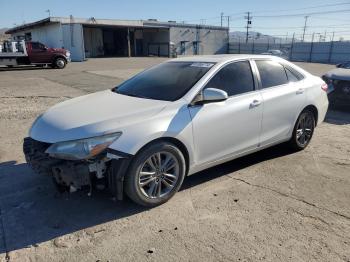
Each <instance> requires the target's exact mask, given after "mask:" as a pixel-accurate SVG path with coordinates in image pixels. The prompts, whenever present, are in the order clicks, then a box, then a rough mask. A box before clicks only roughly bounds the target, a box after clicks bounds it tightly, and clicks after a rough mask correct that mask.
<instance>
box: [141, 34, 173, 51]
mask: <svg viewBox="0 0 350 262" xmlns="http://www.w3.org/2000/svg"><path fill="white" fill-rule="evenodd" d="M142 32H143V33H142V36H143V51H144V55H152V54H153V55H157V54H159V55H160V56H169V42H170V36H169V29H167V28H166V29H163V28H159V29H158V28H157V29H153V28H152V29H151V28H150V29H143V30H142Z"/></svg>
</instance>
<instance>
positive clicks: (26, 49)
mask: <svg viewBox="0 0 350 262" xmlns="http://www.w3.org/2000/svg"><path fill="white" fill-rule="evenodd" d="M70 61H71V58H70V52H69V51H68V50H66V49H63V48H49V47H47V46H45V45H44V44H42V43H40V42H24V41H14V42H11V41H5V42H4V43H3V46H2V47H1V50H0V65H6V66H8V67H13V66H20V65H37V66H41V65H50V66H52V67H53V68H58V69H63V68H65V66H66V65H67V63H68V62H70Z"/></svg>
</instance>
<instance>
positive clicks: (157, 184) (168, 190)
mask: <svg viewBox="0 0 350 262" xmlns="http://www.w3.org/2000/svg"><path fill="white" fill-rule="evenodd" d="M159 159H160V163H161V165H158V164H157V163H159ZM171 166H174V167H173V168H169V169H167V168H168V167H171ZM185 174H186V163H185V158H184V156H183V154H182V153H181V151H180V150H179V149H178V148H177V147H176V146H175V145H173V144H171V143H168V142H157V143H153V144H150V145H148V146H147V147H145V148H144V149H142V151H140V152H139V153H138V154H137V155H136V156H135V157H134V159H133V161H132V163H131V165H130V167H129V169H128V172H127V175H126V177H125V184H124V186H125V193H126V195H127V196H128V197H129V198H130V199H131V200H133V201H134V202H135V203H137V204H139V205H142V206H146V207H155V206H158V205H161V204H163V203H165V202H167V201H168V200H169V199H170V198H172V197H173V196H174V194H175V193H176V192H177V191H178V190H179V189H180V187H181V185H182V182H183V180H184V177H185ZM150 181H151V182H150ZM141 184H143V185H141ZM169 185H171V186H169ZM159 190H160V191H159Z"/></svg>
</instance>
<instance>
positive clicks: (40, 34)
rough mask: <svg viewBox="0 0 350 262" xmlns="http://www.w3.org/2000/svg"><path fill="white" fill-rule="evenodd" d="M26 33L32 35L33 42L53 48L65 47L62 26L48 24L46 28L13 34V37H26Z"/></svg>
mask: <svg viewBox="0 0 350 262" xmlns="http://www.w3.org/2000/svg"><path fill="white" fill-rule="evenodd" d="M26 33H31V34H32V41H38V42H41V43H43V44H45V45H46V46H48V47H52V48H62V47H63V45H64V44H63V34H62V27H61V24H59V23H55V24H48V25H45V26H41V27H37V28H32V29H28V30H25V31H22V32H18V33H14V34H12V37H13V38H14V37H16V36H24V35H25V34H26Z"/></svg>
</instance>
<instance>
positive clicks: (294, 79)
mask: <svg viewBox="0 0 350 262" xmlns="http://www.w3.org/2000/svg"><path fill="white" fill-rule="evenodd" d="M285 69H286V73H287V77H288V81H289V82H298V81H299V78H298V77H297V76H296V75H295V74H293V72H291V71H290V70H289V69H288V68H287V67H286V68H285Z"/></svg>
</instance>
